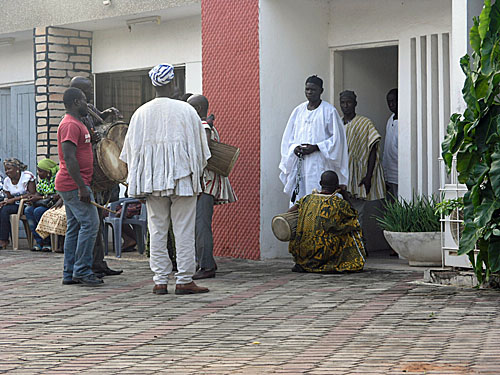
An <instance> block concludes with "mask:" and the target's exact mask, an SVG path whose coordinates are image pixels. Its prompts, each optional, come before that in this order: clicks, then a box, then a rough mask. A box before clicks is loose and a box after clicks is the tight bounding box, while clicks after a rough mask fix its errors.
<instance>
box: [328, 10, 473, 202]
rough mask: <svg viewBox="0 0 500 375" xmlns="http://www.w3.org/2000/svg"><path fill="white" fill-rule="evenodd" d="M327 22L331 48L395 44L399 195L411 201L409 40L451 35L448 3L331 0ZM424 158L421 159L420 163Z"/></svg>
mask: <svg viewBox="0 0 500 375" xmlns="http://www.w3.org/2000/svg"><path fill="white" fill-rule="evenodd" d="M453 1H456V0H453ZM464 1H465V0H464ZM330 24H331V27H330V33H329V45H330V46H331V47H332V49H334V50H335V49H338V48H340V49H343V48H346V46H348V47H349V48H363V47H364V46H366V45H368V44H377V43H379V44H384V43H387V42H396V43H397V44H398V46H399V67H398V71H399V135H400V136H399V144H400V147H399V149H400V150H401V151H400V155H399V166H400V167H399V185H400V186H399V193H400V195H402V196H403V197H405V198H411V197H412V194H413V189H414V188H416V186H415V185H416V184H417V181H416V179H415V173H414V168H413V169H412V168H407V167H408V166H409V165H411V166H413V165H414V159H415V156H414V154H415V153H416V152H417V148H416V139H414V137H411V136H410V135H411V134H412V130H411V129H412V128H411V115H410V113H411V109H412V103H411V100H410V99H411V74H412V71H411V67H410V62H411V60H412V56H411V45H410V39H411V38H412V37H417V36H423V35H430V34H442V33H450V32H451V25H452V0H418V1H401V0H352V1H342V0H332V2H331V20H330ZM334 85H335V86H338V85H337V84H336V83H335V82H334ZM426 156H427V155H423V156H422V155H421V159H422V158H425V157H426Z"/></svg>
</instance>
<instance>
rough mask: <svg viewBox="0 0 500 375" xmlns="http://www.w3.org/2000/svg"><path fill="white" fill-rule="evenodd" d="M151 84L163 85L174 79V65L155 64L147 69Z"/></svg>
mask: <svg viewBox="0 0 500 375" xmlns="http://www.w3.org/2000/svg"><path fill="white" fill-rule="evenodd" d="M149 78H151V82H152V83H153V86H157V87H158V86H165V85H167V84H168V83H170V81H172V80H173V79H174V67H173V66H172V65H169V64H160V65H156V66H155V67H154V68H153V69H151V70H150V71H149Z"/></svg>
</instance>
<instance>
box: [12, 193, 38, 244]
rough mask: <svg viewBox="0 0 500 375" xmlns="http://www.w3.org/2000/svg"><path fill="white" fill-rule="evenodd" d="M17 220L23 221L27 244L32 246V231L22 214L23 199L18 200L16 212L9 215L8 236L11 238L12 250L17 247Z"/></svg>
mask: <svg viewBox="0 0 500 375" xmlns="http://www.w3.org/2000/svg"><path fill="white" fill-rule="evenodd" d="M19 221H22V222H23V225H24V231H25V232H26V238H27V239H28V245H29V247H30V249H31V248H32V247H33V233H31V229H30V226H29V225H28V220H27V219H26V215H24V199H21V201H20V202H19V209H18V210H17V214H12V215H10V236H11V238H12V249H14V250H18V249H19Z"/></svg>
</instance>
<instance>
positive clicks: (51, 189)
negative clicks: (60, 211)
mask: <svg viewBox="0 0 500 375" xmlns="http://www.w3.org/2000/svg"><path fill="white" fill-rule="evenodd" d="M36 191H37V193H38V194H40V195H52V194H55V193H56V175H53V176H51V177H49V178H44V179H43V180H40V181H38V183H37V184H36Z"/></svg>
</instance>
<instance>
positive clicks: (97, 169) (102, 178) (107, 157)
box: [92, 138, 128, 191]
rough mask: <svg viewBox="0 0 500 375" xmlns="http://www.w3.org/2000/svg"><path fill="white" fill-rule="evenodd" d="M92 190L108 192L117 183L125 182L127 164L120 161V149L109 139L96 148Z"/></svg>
mask: <svg viewBox="0 0 500 375" xmlns="http://www.w3.org/2000/svg"><path fill="white" fill-rule="evenodd" d="M95 155H96V158H95V159H96V160H97V163H95V161H96V160H94V175H93V176H92V189H93V190H94V191H107V190H110V189H111V188H112V187H113V186H115V185H116V183H117V182H125V180H126V179H127V175H128V170H127V164H125V163H124V162H123V161H121V160H120V149H119V148H118V146H117V145H116V143H115V142H113V141H112V140H110V139H107V138H104V139H102V140H101V141H100V142H99V143H98V144H97V147H96V152H95Z"/></svg>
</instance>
